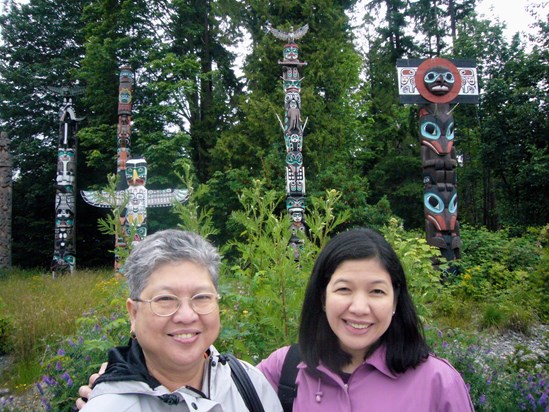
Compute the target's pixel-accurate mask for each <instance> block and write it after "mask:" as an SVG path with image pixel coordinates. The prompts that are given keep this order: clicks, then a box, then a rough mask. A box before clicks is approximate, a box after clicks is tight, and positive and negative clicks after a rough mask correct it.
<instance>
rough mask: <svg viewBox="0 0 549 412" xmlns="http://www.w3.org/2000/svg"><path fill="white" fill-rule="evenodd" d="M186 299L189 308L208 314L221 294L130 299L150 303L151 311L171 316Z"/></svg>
mask: <svg viewBox="0 0 549 412" xmlns="http://www.w3.org/2000/svg"><path fill="white" fill-rule="evenodd" d="M184 299H188V300H189V301H190V304H191V308H192V309H193V310H194V311H195V312H196V313H198V314H199V315H208V314H209V313H212V312H213V311H214V309H215V308H216V307H217V301H218V300H219V299H221V296H220V295H218V294H217V293H198V294H196V295H194V296H192V297H190V298H180V297H178V296H175V295H158V296H155V297H153V298H152V299H139V298H136V299H132V300H133V301H136V302H145V303H148V304H149V305H151V310H152V312H153V313H154V314H155V315H157V316H172V315H173V314H174V313H175V312H177V311H178V309H179V308H180V307H181V304H182V303H183V302H182V301H183V300H184Z"/></svg>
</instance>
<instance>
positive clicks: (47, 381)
mask: <svg viewBox="0 0 549 412" xmlns="http://www.w3.org/2000/svg"><path fill="white" fill-rule="evenodd" d="M42 381H43V382H44V383H45V384H46V385H48V386H55V385H57V382H56V381H55V379H53V378H52V377H51V376H48V375H44V376H43V377H42Z"/></svg>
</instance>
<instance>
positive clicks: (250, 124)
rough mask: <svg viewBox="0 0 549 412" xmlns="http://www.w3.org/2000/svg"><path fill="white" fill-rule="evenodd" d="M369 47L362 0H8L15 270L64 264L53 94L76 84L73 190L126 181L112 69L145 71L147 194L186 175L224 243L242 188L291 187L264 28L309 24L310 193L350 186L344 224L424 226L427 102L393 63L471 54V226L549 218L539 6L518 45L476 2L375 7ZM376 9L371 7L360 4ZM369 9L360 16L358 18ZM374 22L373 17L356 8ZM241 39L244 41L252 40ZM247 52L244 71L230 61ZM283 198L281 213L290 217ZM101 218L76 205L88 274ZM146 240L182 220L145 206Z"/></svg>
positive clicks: (99, 249)
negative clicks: (57, 241) (403, 86)
mask: <svg viewBox="0 0 549 412" xmlns="http://www.w3.org/2000/svg"><path fill="white" fill-rule="evenodd" d="M361 4H362V6H361V7H366V10H365V11H366V12H365V13H364V15H365V17H364V19H363V21H360V22H358V24H360V25H361V26H362V27H361V28H362V30H361V32H363V33H367V34H366V36H365V37H361V39H360V41H359V39H357V38H356V37H355V35H354V33H356V32H357V29H358V28H357V27H352V26H351V20H350V16H351V14H352V13H354V12H356V11H357V10H356V9H355V8H356V7H357V1H356V0H332V1H328V0H300V1H299V0H274V1H273V0H271V1H267V0H217V1H214V0H30V1H29V2H28V3H27V4H23V5H20V4H17V3H16V2H14V1H10V0H4V1H2V3H1V7H2V16H1V17H0V30H1V43H0V56H1V58H0V129H1V130H3V131H6V132H8V135H9V138H10V139H11V153H12V155H13V162H14V173H15V174H14V181H13V190H14V193H13V264H14V265H17V266H21V267H45V268H49V264H50V261H51V258H52V254H53V241H54V212H55V208H54V196H55V187H54V183H55V176H56V161H57V140H58V133H59V123H58V121H59V118H58V116H59V115H58V110H59V108H60V106H61V103H62V98H61V97H59V96H58V95H55V94H54V93H53V92H51V91H50V90H49V89H48V86H57V87H61V86H71V87H75V86H78V87H81V88H82V90H83V93H82V94H80V95H77V96H75V98H74V99H73V102H74V106H75V110H76V113H77V116H78V117H85V119H84V120H83V121H82V122H81V123H80V126H79V132H78V181H77V184H78V190H80V189H98V188H102V187H105V186H106V184H107V176H108V175H109V174H112V173H114V172H115V170H116V124H117V97H118V74H119V67H120V66H121V65H122V64H128V65H130V66H131V67H132V69H133V70H134V71H135V72H136V84H135V85H134V106H133V116H132V120H133V122H132V150H131V151H132V155H133V156H134V157H136V156H138V155H140V156H143V157H145V158H146V159H147V161H148V166H149V167H148V169H149V175H148V176H149V177H148V184H147V187H148V188H149V189H155V188H167V187H182V185H183V184H184V183H183V182H182V181H181V180H180V178H179V177H178V174H183V173H184V171H185V170H186V169H189V170H191V174H192V177H193V182H194V184H193V185H194V186H195V190H196V189H197V188H198V187H201V188H202V189H203V190H200V191H199V193H200V196H198V197H197V201H198V202H199V203H201V205H202V206H205V207H207V208H211V209H212V210H213V217H214V222H213V223H214V225H215V226H216V228H217V229H218V234H217V237H216V238H215V241H216V243H218V244H222V243H224V242H226V241H227V240H229V239H232V238H234V237H236V236H238V235H239V233H238V228H236V227H230V226H228V225H227V217H228V215H229V214H230V213H231V212H232V211H234V210H237V209H239V208H241V207H242V206H241V204H240V203H239V201H238V195H239V193H240V192H241V190H242V189H243V188H246V187H250V186H252V185H253V181H254V179H261V180H262V181H263V182H264V185H265V187H267V188H270V189H275V190H276V191H277V192H280V196H281V198H283V196H284V190H285V174H284V170H285V169H284V165H285V146H284V139H283V135H282V132H281V130H280V126H279V124H278V121H277V118H276V114H277V113H278V114H279V115H282V114H283V110H284V109H283V100H284V92H283V89H282V86H281V80H280V76H281V73H282V72H281V66H280V65H278V64H277V62H278V60H280V59H281V58H282V46H283V43H282V42H281V41H280V40H277V39H276V38H274V37H273V36H272V35H270V34H269V33H268V31H267V27H269V26H273V27H277V28H279V29H285V30H289V29H290V27H292V26H293V27H294V28H297V27H300V26H302V25H303V24H305V23H308V24H309V26H310V29H309V32H308V33H307V35H306V36H305V37H304V38H303V39H301V40H300V41H299V42H298V43H299V45H300V59H301V60H303V61H306V62H308V65H307V66H306V67H305V68H304V69H303V70H302V71H301V74H302V76H304V80H303V82H302V87H303V88H302V107H303V109H302V114H303V116H304V117H308V118H309V120H308V123H307V127H306V129H305V133H304V148H303V153H304V166H305V169H306V183H307V195H308V196H311V195H312V196H315V195H320V194H321V193H323V192H324V191H325V190H326V189H332V188H333V189H337V190H339V191H341V193H342V197H341V200H340V201H339V202H338V204H337V205H336V206H335V207H336V211H344V210H350V211H351V212H352V217H351V219H350V220H349V221H348V222H347V223H346V225H348V226H355V225H370V226H374V227H375V226H377V225H381V224H383V223H384V222H386V221H387V219H388V218H389V217H390V216H398V217H399V218H400V219H401V220H402V222H403V224H404V226H405V227H406V228H409V229H414V228H422V227H423V225H424V219H423V207H422V194H423V189H422V179H421V159H420V154H419V153H420V144H419V138H418V126H417V117H418V116H417V108H416V107H415V106H414V105H402V104H400V103H399V101H398V94H397V93H398V92H397V87H396V69H395V62H396V59H398V58H428V57H435V56H441V57H447V58H469V59H475V60H476V62H477V66H478V70H479V76H480V77H479V82H480V86H481V90H482V96H481V101H480V105H478V106H477V105H460V106H458V107H457V108H456V109H455V110H454V112H453V114H454V118H455V121H456V126H457V127H456V144H455V147H456V149H457V152H458V157H459V159H460V163H459V166H458V193H459V216H458V218H459V220H460V222H461V224H462V225H471V226H476V227H478V226H485V227H486V228H488V229H489V230H498V229H500V228H502V227H506V228H510V229H511V231H517V233H520V232H522V231H523V230H524V228H525V227H527V226H534V225H544V224H546V223H547V222H549V196H547V193H549V150H548V146H549V145H548V142H549V139H548V137H549V102H548V91H549V48H548V45H549V24H548V23H549V21H548V16H547V15H545V14H544V13H545V11H543V10H541V11H540V10H538V9H536V8H535V7H533V8H532V13H533V14H534V15H535V14H536V13H539V14H537V15H536V20H537V24H536V27H534V28H533V31H532V30H531V31H530V32H531V33H534V34H531V35H529V37H525V36H524V35H523V36H520V35H518V34H517V35H515V36H514V37H513V38H512V40H510V41H508V40H507V39H506V38H505V37H504V36H503V27H502V25H501V24H500V23H499V22H493V21H489V20H485V19H482V18H479V16H478V15H477V13H476V12H475V6H476V1H475V0H414V1H404V0H370V1H366V2H365V3H364V2H363V3H361ZM364 4H365V5H364ZM361 11H362V10H361ZM361 14H362V13H361ZM245 39H247V41H246V42H245V41H244V40H245ZM242 44H247V45H248V46H247V47H248V50H247V53H246V58H245V60H244V62H243V64H242V65H241V67H237V66H236V63H235V59H236V51H237V50H238V48H239V47H242V46H241V45H242ZM283 209H284V205H283V204H281V206H280V210H281V212H282V211H283ZM105 213H106V212H105V210H100V209H96V208H93V207H91V206H88V205H87V204H85V203H84V202H83V201H82V199H81V198H79V199H78V201H77V218H76V233H77V249H76V250H77V266H78V267H95V266H106V265H110V264H111V263H112V254H110V253H109V251H110V250H112V248H113V237H112V236H107V235H102V234H101V233H100V232H99V230H98V225H97V220H98V218H99V217H102V216H104V215H105ZM148 218H149V233H151V232H154V231H156V230H158V229H161V228H166V227H170V226H174V225H175V224H176V223H177V219H176V216H175V215H174V214H173V213H171V212H170V211H169V210H164V209H149V215H148Z"/></svg>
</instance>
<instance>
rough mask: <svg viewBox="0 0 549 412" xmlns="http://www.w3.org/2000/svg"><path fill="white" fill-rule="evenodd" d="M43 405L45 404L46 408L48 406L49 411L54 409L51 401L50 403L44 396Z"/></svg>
mask: <svg viewBox="0 0 549 412" xmlns="http://www.w3.org/2000/svg"><path fill="white" fill-rule="evenodd" d="M42 405H44V408H46V410H47V411H51V410H52V409H51V405H50V403H49V402H48V401H47V400H46V399H44V398H42Z"/></svg>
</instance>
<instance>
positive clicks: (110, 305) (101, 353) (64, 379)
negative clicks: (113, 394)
mask: <svg viewBox="0 0 549 412" xmlns="http://www.w3.org/2000/svg"><path fill="white" fill-rule="evenodd" d="M98 288H99V289H100V294H101V293H103V299H100V300H98V302H97V309H96V310H92V311H90V312H88V313H86V314H84V316H83V317H81V318H79V319H78V320H77V321H76V324H77V327H78V332H77V334H76V335H75V336H73V337H71V338H64V339H62V340H61V341H60V342H58V343H57V344H55V345H50V346H48V347H47V348H46V352H45V354H44V361H43V362H42V363H41V366H42V373H43V376H42V379H41V380H40V382H38V383H37V384H36V388H37V390H38V391H39V392H40V395H41V397H42V403H43V404H44V406H45V408H46V410H53V411H59V412H63V411H67V412H68V411H72V410H73V407H74V403H75V401H76V398H77V397H78V389H77V388H78V387H79V386H80V385H83V384H87V382H88V378H89V376H90V375H91V374H92V373H95V372H96V371H97V370H98V369H99V367H100V365H101V363H103V362H105V361H106V359H107V351H108V350H109V349H110V348H112V347H115V346H120V345H122V344H126V343H127V340H128V336H129V330H130V326H129V320H128V319H127V314H126V310H125V305H124V303H125V300H126V296H127V293H126V292H125V290H126V289H125V282H124V281H117V280H116V279H114V278H113V279H112V280H109V281H106V282H102V283H100V284H99V285H98Z"/></svg>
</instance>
